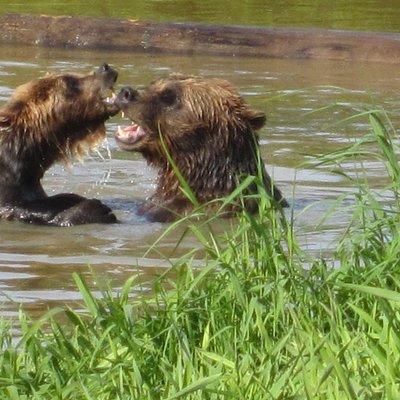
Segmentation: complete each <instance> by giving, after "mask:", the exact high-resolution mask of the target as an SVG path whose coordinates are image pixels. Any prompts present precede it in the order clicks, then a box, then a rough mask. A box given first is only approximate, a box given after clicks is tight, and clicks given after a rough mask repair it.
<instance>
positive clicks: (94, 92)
mask: <svg viewBox="0 0 400 400" xmlns="http://www.w3.org/2000/svg"><path fill="white" fill-rule="evenodd" d="M117 75H118V74H117V72H116V71H115V70H114V69H112V68H111V67H109V66H108V65H107V64H104V65H102V66H101V67H100V68H98V69H97V70H96V71H95V72H94V73H92V74H88V75H78V74H58V75H47V76H45V77H43V78H40V79H36V80H33V81H30V82H28V83H26V84H24V85H21V86H19V87H18V88H17V89H16V90H15V91H14V93H13V94H12V96H11V98H10V100H9V101H8V103H7V104H6V105H4V106H3V107H2V108H0V219H5V220H19V221H24V222H28V223H37V224H44V225H56V226H71V225H77V224H85V223H111V222H115V221H116V218H115V216H114V214H113V213H112V212H111V210H110V209H109V208H108V207H107V206H106V205H104V204H102V203H101V202H100V201H99V200H96V199H86V198H84V197H82V196H79V195H77V194H72V193H64V194H58V195H55V196H50V197H49V196H47V195H46V193H45V191H44V189H43V187H42V185H41V179H42V177H43V175H44V174H45V172H46V171H47V170H48V169H49V168H50V167H51V165H53V164H54V163H55V162H57V161H69V160H71V158H73V157H75V156H78V157H79V156H81V155H83V153H84V152H85V149H87V148H88V147H92V146H94V145H95V144H96V143H97V142H98V141H99V140H101V139H103V138H104V136H105V126H104V122H105V121H106V120H107V119H108V118H109V117H110V116H112V115H115V114H116V113H117V112H118V108H117V107H116V106H115V105H114V104H111V103H110V102H107V101H105V96H106V95H107V92H108V91H109V90H110V88H112V85H113V84H114V82H115V80H116V79H117Z"/></svg>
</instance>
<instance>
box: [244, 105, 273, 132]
mask: <svg viewBox="0 0 400 400" xmlns="http://www.w3.org/2000/svg"><path fill="white" fill-rule="evenodd" d="M243 118H244V119H245V120H246V121H247V122H248V123H249V125H250V126H251V128H252V129H254V130H255V131H258V130H259V129H261V128H262V127H263V126H264V125H265V121H266V119H267V118H266V115H265V113H263V112H262V111H256V110H252V109H251V108H247V109H245V110H244V112H243Z"/></svg>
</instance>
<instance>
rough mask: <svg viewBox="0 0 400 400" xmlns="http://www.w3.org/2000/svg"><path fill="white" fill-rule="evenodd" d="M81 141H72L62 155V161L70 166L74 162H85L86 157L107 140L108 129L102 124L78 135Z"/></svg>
mask: <svg viewBox="0 0 400 400" xmlns="http://www.w3.org/2000/svg"><path fill="white" fill-rule="evenodd" d="M77 136H78V137H80V139H76V140H72V141H69V142H68V143H67V148H66V151H65V152H64V153H63V154H62V157H61V158H62V161H63V162H64V163H65V164H67V165H69V164H71V162H72V161H73V160H75V159H76V160H78V161H80V162H82V161H83V158H84V156H85V155H87V154H88V153H90V151H93V150H95V149H96V148H97V147H98V145H99V144H100V143H101V142H103V140H104V139H105V138H106V127H105V125H104V123H100V124H98V125H95V126H91V127H90V128H86V130H85V131H84V132H80V134H78V135H77Z"/></svg>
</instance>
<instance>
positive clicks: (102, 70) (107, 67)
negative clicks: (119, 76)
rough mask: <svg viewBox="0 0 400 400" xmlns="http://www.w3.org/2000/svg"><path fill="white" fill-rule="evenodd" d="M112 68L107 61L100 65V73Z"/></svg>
mask: <svg viewBox="0 0 400 400" xmlns="http://www.w3.org/2000/svg"><path fill="white" fill-rule="evenodd" d="M109 70H110V66H109V65H108V64H106V63H104V64H103V65H101V66H100V67H99V72H100V73H102V72H107V71H109Z"/></svg>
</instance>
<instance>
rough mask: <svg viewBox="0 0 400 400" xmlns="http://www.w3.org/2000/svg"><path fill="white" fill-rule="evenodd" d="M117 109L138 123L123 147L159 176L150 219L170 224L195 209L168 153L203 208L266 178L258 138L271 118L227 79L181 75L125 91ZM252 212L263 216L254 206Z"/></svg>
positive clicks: (145, 209)
mask: <svg viewBox="0 0 400 400" xmlns="http://www.w3.org/2000/svg"><path fill="white" fill-rule="evenodd" d="M115 103H116V104H117V105H118V107H120V109H121V110H122V112H123V113H124V114H126V116H127V117H129V119H131V120H132V121H133V123H132V124H131V125H129V126H128V127H125V128H119V129H118V132H117V133H116V135H115V138H116V141H117V143H118V145H119V146H120V147H121V148H122V149H125V150H131V151H137V152H140V153H141V154H142V155H143V156H144V157H145V159H146V160H147V161H148V162H149V164H151V165H153V166H155V167H156V168H157V169H158V182H157V189H156V192H155V194H154V195H153V196H152V197H151V198H150V199H149V201H148V202H146V204H144V205H143V206H142V207H141V209H140V211H141V212H142V213H144V214H146V215H147V216H148V217H149V219H150V220H153V221H159V222H165V221H171V220H173V219H174V218H176V217H177V216H179V215H182V213H185V212H187V211H189V210H190V209H191V208H192V204H191V202H190V201H189V200H188V198H187V197H186V196H185V194H184V193H183V192H182V189H181V188H180V184H179V179H178V178H177V176H176V174H175V172H174V169H173V167H172V165H171V163H170V162H168V158H167V156H166V152H165V151H164V149H165V148H167V149H168V152H169V154H170V155H171V157H172V159H173V161H174V163H175V164H176V166H177V168H178V169H179V171H180V172H181V174H182V176H183V178H184V179H185V180H186V182H187V183H188V184H189V186H190V188H191V190H192V191H193V193H194V194H195V196H196V197H197V200H198V202H199V203H206V202H209V201H210V200H214V199H217V198H222V197H225V196H227V195H229V194H230V193H232V191H233V190H234V189H235V188H236V187H237V185H238V183H239V182H240V180H241V179H243V177H246V176H248V175H257V174H259V169H260V167H259V162H258V156H257V155H258V150H259V149H258V146H259V144H258V134H257V131H258V130H259V129H260V128H261V127H262V126H264V124H265V114H264V113H263V112H260V111H255V110H253V109H252V108H250V107H249V106H248V105H247V104H246V102H245V101H244V100H243V98H242V97H241V96H240V95H239V94H238V92H237V91H236V90H235V89H234V88H233V87H232V86H231V84H230V83H229V82H227V81H226V80H222V79H206V78H202V77H196V76H184V75H178V74H174V75H171V76H169V77H167V78H164V79H159V80H156V81H154V82H153V83H151V84H150V85H149V86H148V87H146V88H144V89H142V90H135V89H133V88H131V87H124V88H123V89H122V90H121V91H120V93H119V94H118V96H117V98H116V100H115ZM160 135H162V137H163V141H164V145H163V142H162V141H161V139H160ZM261 169H262V171H261V174H262V175H263V181H264V185H265V188H266V190H267V192H268V193H269V194H270V195H271V196H272V197H273V199H274V200H275V201H276V203H277V204H280V205H281V206H287V202H286V200H285V199H284V198H283V196H282V194H281V192H280V191H279V189H277V188H276V187H275V186H274V185H273V184H272V181H271V178H270V176H269V175H268V173H267V172H266V171H265V168H264V165H263V164H262V168H261ZM254 189H255V188H254V187H252V188H250V193H251V192H252V191H253V192H254ZM248 192H249V191H248ZM246 206H247V208H248V209H249V210H250V211H255V209H256V204H255V201H254V200H252V201H247V203H246ZM230 211H231V212H232V211H233V210H232V209H231V210H230ZM228 212H229V211H228Z"/></svg>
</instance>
